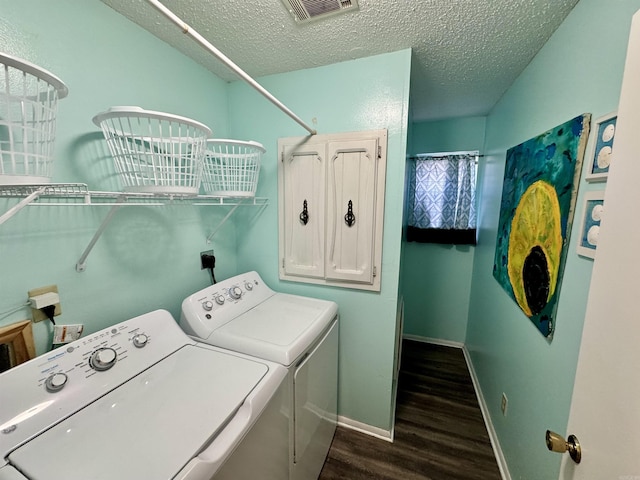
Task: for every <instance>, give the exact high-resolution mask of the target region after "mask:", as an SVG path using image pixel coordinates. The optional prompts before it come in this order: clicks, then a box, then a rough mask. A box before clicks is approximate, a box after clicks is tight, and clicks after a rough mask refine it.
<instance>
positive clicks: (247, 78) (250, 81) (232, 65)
mask: <svg viewBox="0 0 640 480" xmlns="http://www.w3.org/2000/svg"><path fill="white" fill-rule="evenodd" d="M147 2H149V3H150V4H151V5H153V6H154V7H155V8H156V9H157V10H158V11H160V13H162V14H163V15H164V16H165V17H167V18H168V19H169V20H171V21H172V22H173V23H174V24H176V25H177V26H178V27H180V28H181V29H182V33H184V34H186V35H189V36H190V37H191V38H193V39H194V40H195V41H196V42H198V43H199V44H200V45H201V46H203V47H204V48H205V49H206V50H207V51H209V52H210V53H211V54H213V56H214V57H216V58H217V59H218V60H220V61H221V62H222V63H224V64H225V65H226V66H227V67H229V68H230V69H231V70H233V71H234V72H235V73H236V74H237V75H238V76H239V77H240V78H242V79H243V80H244V81H245V82H247V83H248V84H249V85H251V86H252V87H253V88H254V89H256V90H257V91H258V92H259V93H260V94H262V96H264V97H265V98H266V99H267V100H269V101H270V102H271V103H273V104H274V105H275V106H276V107H278V108H279V109H280V110H282V111H283V112H284V113H286V114H287V115H288V116H289V117H291V118H292V119H293V120H295V121H296V122H297V123H298V124H300V125H301V126H302V127H303V128H304V129H305V130H307V131H308V132H309V133H310V134H311V135H315V134H316V133H318V132H317V131H316V130H315V129H313V128H311V127H310V126H309V125H307V124H306V123H304V121H303V120H302V119H301V118H300V117H298V116H297V115H296V114H295V113H293V112H292V111H291V110H289V108H287V106H286V105H284V104H283V103H282V102H281V101H280V100H278V99H277V98H276V97H274V96H273V95H271V93H269V92H268V91H267V90H266V89H265V88H264V87H263V86H262V85H260V84H259V83H258V82H256V81H255V80H254V79H253V78H251V77H250V76H249V75H248V74H247V73H246V72H245V71H244V70H242V69H241V68H240V67H238V66H237V65H236V64H235V63H233V62H232V61H231V60H230V59H229V58H228V57H227V56H226V55H225V54H224V53H222V52H221V51H220V50H218V49H217V48H216V47H214V46H213V45H212V44H211V43H209V41H207V40H206V39H205V38H204V37H203V36H202V35H200V34H199V33H198V32H196V31H195V30H193V29H192V28H191V27H190V26H189V25H187V24H186V23H185V22H184V21H182V19H180V17H178V16H177V15H176V14H175V13H173V12H172V11H171V10H169V9H168V8H167V7H165V6H164V5H163V4H162V3H160V2H159V0H147Z"/></svg>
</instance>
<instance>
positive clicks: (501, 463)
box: [462, 345, 511, 480]
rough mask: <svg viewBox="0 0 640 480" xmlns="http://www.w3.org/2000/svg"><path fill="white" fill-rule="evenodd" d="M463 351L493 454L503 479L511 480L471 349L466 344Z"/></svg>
mask: <svg viewBox="0 0 640 480" xmlns="http://www.w3.org/2000/svg"><path fill="white" fill-rule="evenodd" d="M462 352H463V353H464V358H465V360H466V362H467V368H468V369H469V373H470V374H471V381H472V382H473V389H474V390H475V392H476V397H478V403H479V404H480V410H481V411H482V418H484V424H485V426H486V427H487V433H488V434H489V439H490V440H491V447H492V448H493V454H494V455H495V457H496V462H497V463H498V468H499V469H500V475H501V476H502V480H511V474H510V473H509V467H508V466H507V460H506V459H505V458H504V454H503V453H502V448H501V447H500V442H499V441H498V435H497V433H496V430H495V428H494V427H493V422H491V415H490V414H489V407H488V406H487V402H486V401H485V399H484V395H482V390H481V389H480V382H479V381H478V376H477V375H476V371H475V369H474V368H473V363H472V362H471V356H470V355H469V350H467V347H466V346H464V345H463V346H462Z"/></svg>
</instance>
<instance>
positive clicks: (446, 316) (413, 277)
mask: <svg viewBox="0 0 640 480" xmlns="http://www.w3.org/2000/svg"><path fill="white" fill-rule="evenodd" d="M411 127H412V133H411V137H412V138H411V142H410V148H409V150H410V153H411V155H415V154H418V153H436V152H454V151H464V150H478V151H480V152H482V147H483V144H484V135H485V117H466V118H459V119H449V120H442V121H433V122H419V123H413V124H412V125H411ZM480 161H481V162H482V161H483V159H480ZM474 251H475V248H474V247H472V246H469V245H458V246H455V245H438V244H430V243H416V242H406V243H405V245H404V264H403V269H402V281H403V287H402V291H403V294H404V307H405V312H404V334H405V335H409V336H416V337H425V338H430V339H437V340H445V341H449V342H456V343H464V340H465V336H466V332H467V315H468V311H469V295H470V290H471V272H472V268H473V254H474Z"/></svg>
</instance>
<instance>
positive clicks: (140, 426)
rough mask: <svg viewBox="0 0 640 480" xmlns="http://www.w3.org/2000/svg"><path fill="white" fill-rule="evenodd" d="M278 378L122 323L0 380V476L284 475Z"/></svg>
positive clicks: (166, 323) (157, 323)
mask: <svg viewBox="0 0 640 480" xmlns="http://www.w3.org/2000/svg"><path fill="white" fill-rule="evenodd" d="M286 375H287V371H286V369H285V368H284V367H282V366H281V365H278V364H276V363H273V362H269V361H266V360H257V359H255V358H251V357H248V356H246V355H241V354H236V353H233V352H229V351H227V350H222V349H219V348H215V347H211V346H210V345H204V344H199V343H197V342H195V341H194V340H192V339H190V338H189V337H188V336H187V335H185V334H184V333H183V332H182V331H181V330H180V328H179V327H178V325H177V323H176V321H175V320H174V318H173V317H172V316H171V315H170V314H169V313H168V312H166V311H162V310H158V311H155V312H151V313H148V314H146V315H142V316H139V317H136V318H133V319H131V320H128V321H126V322H123V323H120V324H118V325H115V326H113V327H109V328H107V329H105V330H102V331H100V332H97V333H95V334H93V335H89V336H87V337H85V338H81V339H79V340H77V341H75V342H72V343H70V344H68V345H66V346H64V347H60V348H58V349H56V350H53V351H51V352H49V353H47V354H45V355H42V356H39V357H37V358H35V359H33V360H30V361H29V362H26V363H23V364H21V365H18V366H16V367H14V368H12V369H11V370H8V371H6V372H4V373H2V374H0V406H1V408H0V452H1V453H2V459H0V479H1V480H25V479H28V480H75V479H78V480H80V479H82V480H87V479H92V480H101V479H104V480H107V479H108V480H114V479H118V480H143V479H147V480H164V479H182V480H209V479H212V478H215V479H234V480H240V479H246V480H254V479H256V478H261V479H266V478H268V479H282V478H286V475H288V470H289V456H288V441H289V439H288V435H287V434H286V433H279V432H286V429H287V428H288V421H289V419H288V418H287V416H286V415H285V414H283V409H284V408H285V407H284V404H283V401H284V400H285V394H286V393H287V392H288V385H287V383H286V382H285V381H284V380H285V378H286ZM257 443H260V444H261V448H260V449H256V448H255V444H257Z"/></svg>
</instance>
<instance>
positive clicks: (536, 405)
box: [466, 0, 640, 479]
mask: <svg viewBox="0 0 640 480" xmlns="http://www.w3.org/2000/svg"><path fill="white" fill-rule="evenodd" d="M638 9H640V0H619V1H613V2H602V1H600V0H581V1H580V2H579V3H578V4H577V5H576V7H575V8H574V10H573V11H572V12H571V14H570V15H569V16H568V17H567V19H566V20H565V22H564V23H563V24H562V25H561V26H560V28H559V29H558V30H557V31H556V33H555V34H554V35H553V36H552V37H551V39H550V40H549V42H548V43H547V44H546V45H545V47H544V48H543V49H542V50H541V51H540V52H539V54H538V55H537V56H536V57H535V58H534V59H533V61H532V62H531V63H530V65H529V66H528V67H527V69H526V70H525V71H524V72H523V74H522V75H520V77H519V78H518V79H517V81H516V82H515V83H514V84H513V86H512V87H511V88H510V89H509V90H508V92H507V93H506V94H505V95H504V96H503V98H502V99H501V100H500V101H499V102H498V104H497V105H496V106H495V108H494V109H493V110H492V111H491V113H490V115H489V116H488V118H487V127H486V143H485V147H484V154H485V159H484V160H485V161H484V162H482V164H481V168H480V180H479V183H480V188H481V199H482V200H481V203H480V209H479V222H480V236H479V243H478V245H477V247H476V249H475V257H474V264H473V278H472V285H471V300H470V308H469V323H468V329H467V337H466V345H467V348H468V350H469V352H470V355H471V359H472V363H473V367H474V370H475V372H476V374H477V376H478V380H479V384H480V388H481V390H482V394H483V397H484V399H485V400H486V402H487V405H488V409H489V413H490V416H491V421H492V423H493V426H494V428H495V430H496V433H497V436H498V438H499V442H500V445H501V447H502V451H503V453H504V455H505V458H506V461H507V463H508V467H509V470H510V472H511V476H512V478H517V479H540V478H557V477H558V473H559V468H560V455H556V454H551V453H549V452H548V451H547V449H546V446H545V442H544V436H545V430H546V429H547V428H550V429H553V430H556V431H558V432H560V433H565V429H566V425H567V420H568V414H569V409H570V402H571V393H572V388H573V382H574V377H575V370H576V363H577V356H578V350H579V347H580V336H581V332H582V325H583V320H584V314H585V308H586V303H587V294H588V287H589V279H590V276H591V268H592V262H591V261H590V260H588V259H585V258H582V257H579V256H578V255H577V254H576V237H577V234H576V228H579V224H580V221H579V219H580V218H581V214H582V198H583V194H584V191H585V190H601V189H604V188H605V187H606V184H601V185H593V184H587V183H586V182H585V181H584V175H585V173H586V171H587V170H586V168H585V169H583V174H582V180H581V182H580V194H579V196H578V202H577V210H576V216H575V221H574V228H573V233H572V235H571V241H570V243H569V247H568V258H567V263H566V268H565V274H564V280H563V283H562V291H561V293H560V300H559V305H558V312H557V317H556V318H557V322H556V331H555V335H554V338H553V340H552V341H551V342H549V341H548V340H547V339H545V338H544V337H543V336H542V335H541V334H540V333H539V332H538V331H537V329H536V328H535V326H534V325H533V324H532V323H531V322H530V321H529V320H528V319H527V318H526V317H525V316H524V314H523V313H522V312H521V311H520V310H519V308H518V307H517V306H516V304H515V303H514V302H513V301H512V300H511V299H510V297H509V296H508V295H507V294H506V293H505V292H504V291H503V290H502V288H501V287H500V286H499V285H498V283H497V282H496V280H495V279H494V278H493V276H492V266H493V256H494V250H495V244H496V234H497V225H498V212H499V207H500V196H501V192H502V178H503V174H504V162H505V154H506V150H507V149H508V148H510V147H512V146H515V145H517V144H519V143H521V142H523V141H525V140H527V139H529V138H531V137H533V136H535V135H537V134H539V133H542V132H544V131H546V130H547V129H549V128H551V127H554V126H556V125H559V124H560V123H562V122H564V121H566V120H569V119H570V118H573V117H574V116H576V115H578V114H581V113H585V112H588V113H592V114H593V116H594V118H598V117H599V116H601V115H604V114H606V113H608V112H610V111H612V110H615V109H616V108H617V102H618V98H619V94H620V84H621V79H622V72H623V66H624V58H625V54H626V46H627V37H628V33H629V26H630V22H631V16H632V14H633V13H634V12H635V11H637V10H638ZM592 142H593V136H592V137H591V138H590V141H589V146H591V144H592ZM588 151H589V150H588V149H587V152H588ZM603 320H605V322H603V328H606V320H609V319H603ZM502 392H505V393H506V395H507V397H508V399H509V404H508V411H507V415H506V416H503V415H502V414H501V412H500V396H501V394H502ZM567 433H569V432H567Z"/></svg>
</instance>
